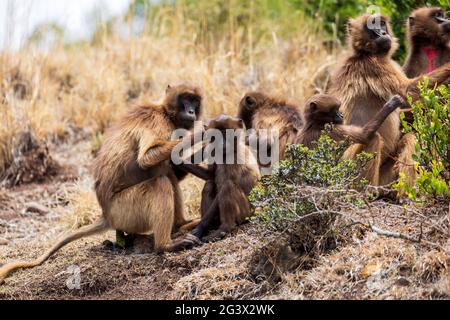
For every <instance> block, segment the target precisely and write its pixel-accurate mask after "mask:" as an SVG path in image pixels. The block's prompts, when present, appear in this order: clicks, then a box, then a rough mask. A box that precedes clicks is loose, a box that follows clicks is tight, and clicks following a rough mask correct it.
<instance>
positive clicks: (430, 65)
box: [422, 48, 438, 73]
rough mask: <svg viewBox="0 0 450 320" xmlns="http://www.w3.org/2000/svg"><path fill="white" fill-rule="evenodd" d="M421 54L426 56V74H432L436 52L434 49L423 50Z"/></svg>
mask: <svg viewBox="0 0 450 320" xmlns="http://www.w3.org/2000/svg"><path fill="white" fill-rule="evenodd" d="M422 50H423V53H425V55H426V56H427V59H428V73H430V72H433V70H434V69H436V68H435V66H434V59H435V58H436V57H437V55H438V51H437V50H436V49H434V48H423V49H422Z"/></svg>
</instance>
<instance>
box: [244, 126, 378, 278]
mask: <svg viewBox="0 0 450 320" xmlns="http://www.w3.org/2000/svg"><path fill="white" fill-rule="evenodd" d="M348 145H349V143H348V142H347V141H345V142H341V143H337V142H336V141H334V140H333V139H331V138H330V137H329V136H328V135H327V134H326V132H324V133H323V134H322V136H321V138H320V139H319V141H318V142H317V145H316V148H315V149H308V148H307V147H305V146H303V145H291V146H288V148H287V150H286V160H284V161H281V162H280V164H279V168H278V169H277V171H276V173H275V174H273V175H272V176H268V177H264V178H263V179H262V180H261V181H260V183H259V184H258V185H257V186H256V187H255V188H254V189H253V190H252V192H251V194H250V201H251V203H252V204H253V207H254V208H255V216H254V218H253V221H254V222H255V223H257V224H259V225H260V226H261V227H262V228H261V229H262V230H263V232H266V235H265V238H266V239H274V240H273V241H272V240H270V241H272V242H270V243H269V244H268V245H267V247H266V249H265V250H266V251H268V252H275V253H276V254H274V255H271V258H270V259H268V260H270V261H272V260H273V261H284V260H286V261H285V262H286V264H287V265H289V266H290V267H293V266H294V267H296V268H297V267H301V268H304V269H305V268H310V267H312V266H313V265H314V261H316V259H315V257H317V255H318V254H320V253H323V252H326V251H329V250H332V249H334V248H336V247H337V246H338V245H339V244H340V243H342V242H346V241H347V240H348V239H350V238H351V237H352V236H350V235H349V234H348V232H346V231H349V232H351V231H350V229H349V228H347V227H348V220H347V221H345V219H338V216H339V215H340V212H341V211H346V210H347V208H351V210H354V209H355V208H356V210H359V208H361V207H362V206H364V205H365V203H366V201H368V199H369V197H365V195H366V193H363V194H362V193H360V192H359V191H356V189H357V188H361V187H362V186H363V185H365V183H366V182H365V181H363V180H361V179H360V173H361V171H362V169H363V168H364V167H365V165H366V163H367V162H368V161H369V160H370V159H372V156H371V155H369V154H367V153H361V154H360V155H359V156H358V158H357V159H356V161H351V160H343V161H342V160H341V157H342V155H343V154H344V152H345V150H346V149H347V147H348ZM364 197H365V198H366V199H364ZM291 251H292V254H289V255H288V257H284V254H282V253H283V252H291ZM266 254H267V252H266ZM280 254H281V256H280ZM291 255H294V256H297V257H298V258H296V259H291V258H289V256H291ZM264 256H265V255H264V252H261V254H258V257H264ZM265 260H267V259H262V262H261V261H260V263H259V264H261V263H263V264H264V265H267V263H266V261H265ZM294 262H295V263H294ZM291 263H294V264H293V265H292V264H291ZM276 264H277V268H275V269H278V268H279V267H280V266H279V263H278V262H277V263H276ZM283 265H284V264H283ZM272 271H273V270H272ZM272 273H273V272H270V274H272Z"/></svg>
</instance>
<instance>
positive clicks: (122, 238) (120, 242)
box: [103, 230, 135, 251]
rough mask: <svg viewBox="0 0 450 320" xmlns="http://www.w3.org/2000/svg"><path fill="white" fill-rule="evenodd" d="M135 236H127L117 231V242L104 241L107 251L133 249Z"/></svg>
mask: <svg viewBox="0 0 450 320" xmlns="http://www.w3.org/2000/svg"><path fill="white" fill-rule="evenodd" d="M134 239H135V236H134V235H132V234H125V232H122V231H119V230H116V242H112V241H110V240H105V241H103V245H104V246H105V248H106V249H109V250H112V251H116V250H118V249H120V250H125V249H128V248H131V247H132V246H133V244H134Z"/></svg>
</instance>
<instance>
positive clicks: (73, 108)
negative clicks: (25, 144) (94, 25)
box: [0, 25, 334, 171]
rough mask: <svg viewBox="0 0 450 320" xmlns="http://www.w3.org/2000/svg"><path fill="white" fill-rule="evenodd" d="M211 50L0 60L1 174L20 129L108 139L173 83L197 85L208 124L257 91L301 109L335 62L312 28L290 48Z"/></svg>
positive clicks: (117, 42)
mask: <svg viewBox="0 0 450 320" xmlns="http://www.w3.org/2000/svg"><path fill="white" fill-rule="evenodd" d="M206 47H207V45H206V44H199V43H198V41H196V40H195V39H192V40H187V39H186V38H185V37H184V35H183V34H182V35H179V36H172V35H171V36H167V37H159V36H152V35H147V36H142V37H140V38H133V39H130V40H121V39H119V38H117V37H114V36H109V37H108V38H105V39H103V41H101V43H100V44H97V45H95V46H93V45H91V46H90V45H84V46H81V45H80V47H72V48H70V47H64V46H56V47H55V48H52V50H50V51H48V52H43V51H36V50H34V49H33V48H31V47H30V48H26V49H22V50H21V51H20V52H8V51H2V52H0V69H1V70H0V91H1V95H0V110H1V112H0V171H2V170H3V169H4V167H5V166H6V164H7V163H8V161H9V160H10V157H11V155H10V154H9V149H10V148H9V146H10V144H11V142H12V139H13V137H14V136H15V134H16V133H17V131H18V130H19V128H24V127H30V128H31V129H32V130H33V131H34V132H35V133H36V134H37V135H38V136H39V137H40V138H48V137H52V138H58V139H62V138H64V137H65V136H66V135H67V134H68V133H69V132H70V130H71V128H72V129H73V128H75V129H77V128H82V129H83V130H85V131H87V132H90V133H96V132H103V131H104V129H105V128H106V127H108V126H109V125H110V124H111V123H112V122H113V121H114V120H116V119H117V118H118V117H120V115H121V114H122V113H123V111H124V110H125V109H126V108H127V107H128V106H130V105H135V104H143V103H146V102H148V101H152V100H158V99H160V98H161V97H162V95H163V93H164V89H165V87H166V86H167V84H169V83H176V82H191V83H194V84H197V85H199V86H200V87H201V88H202V89H203V91H204V94H205V107H206V114H207V115H210V116H212V115H217V114H220V113H230V114H234V113H235V112H236V107H237V103H238V101H239V99H240V98H241V97H242V95H243V94H244V93H245V92H246V91H247V90H250V89H255V88H266V89H268V90H270V91H272V92H274V93H281V94H287V95H289V96H292V97H295V98H297V99H299V100H300V101H303V100H305V99H306V98H307V97H308V96H309V95H310V94H311V93H312V90H311V80H310V79H311V76H312V75H313V74H315V72H316V71H317V70H318V69H319V68H320V67H321V66H323V64H324V61H333V60H334V57H333V55H330V54H328V53H327V52H326V50H325V49H324V47H323V46H322V45H321V40H320V37H319V35H317V34H316V33H315V32H314V31H313V30H312V29H311V28H310V27H308V26H307V25H305V28H304V31H303V32H302V33H299V34H297V35H295V36H294V37H293V38H292V39H289V41H285V40H282V39H279V38H278V37H277V35H276V34H275V33H273V35H272V39H271V40H269V41H265V42H263V43H261V44H259V45H258V46H255V47H253V48H252V51H251V55H249V54H248V52H247V51H246V49H247V47H246V43H242V44H240V45H239V46H237V45H231V44H229V41H228V40H227V41H225V40H223V41H222V42H221V40H220V39H218V40H217V43H216V46H215V47H214V48H209V49H207V48H206ZM232 49H236V50H235V51H233V50H232Z"/></svg>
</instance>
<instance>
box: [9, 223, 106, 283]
mask: <svg viewBox="0 0 450 320" xmlns="http://www.w3.org/2000/svg"><path fill="white" fill-rule="evenodd" d="M108 229H109V224H108V222H107V221H106V220H105V219H104V218H101V219H99V220H98V221H97V222H94V223H93V224H91V225H89V226H85V227H82V228H80V229H78V230H75V231H73V232H71V233H70V234H69V235H67V236H66V237H65V238H63V239H61V240H60V241H59V242H58V243H56V244H55V245H54V246H53V247H52V248H51V249H49V250H48V251H47V252H46V253H45V254H43V255H42V256H40V257H39V258H37V259H36V260H34V261H28V262H27V261H18V262H12V263H8V264H5V265H4V266H3V267H1V268H0V284H2V283H3V281H4V280H5V278H6V277H7V276H8V275H9V274H10V273H11V272H13V271H15V270H17V269H24V268H33V267H37V266H39V265H41V264H42V263H44V261H45V260H47V259H48V258H49V257H50V256H51V255H52V254H54V253H55V252H56V251H58V250H59V249H61V248H62V247H64V246H65V245H66V244H69V243H70V242H72V241H75V240H78V239H81V238H84V237H88V236H92V235H94V234H98V233H101V232H104V231H107V230H108Z"/></svg>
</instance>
